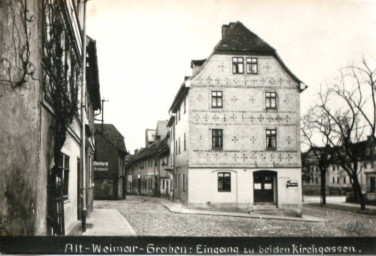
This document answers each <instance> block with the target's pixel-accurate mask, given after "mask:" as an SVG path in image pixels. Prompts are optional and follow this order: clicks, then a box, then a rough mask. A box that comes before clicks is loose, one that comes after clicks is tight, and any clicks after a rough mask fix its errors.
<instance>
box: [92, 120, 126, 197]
mask: <svg viewBox="0 0 376 256" xmlns="http://www.w3.org/2000/svg"><path fill="white" fill-rule="evenodd" d="M95 141H96V147H95V162H94V183H95V186H94V199H122V198H125V197H126V191H127V190H126V173H125V169H124V159H125V156H126V155H127V149H126V147H125V143H124V137H123V135H122V134H121V133H120V132H119V131H118V130H117V129H116V127H115V126H114V125H113V124H95Z"/></svg>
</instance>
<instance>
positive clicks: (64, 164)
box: [58, 154, 79, 199]
mask: <svg viewBox="0 0 376 256" xmlns="http://www.w3.org/2000/svg"><path fill="white" fill-rule="evenodd" d="M58 166H59V168H61V169H62V177H61V181H60V184H61V185H62V186H63V196H64V199H68V188H69V156H67V155H65V154H60V159H59V165H58ZM78 171H79V170H78Z"/></svg>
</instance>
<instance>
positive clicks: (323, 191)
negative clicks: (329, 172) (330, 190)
mask: <svg viewBox="0 0 376 256" xmlns="http://www.w3.org/2000/svg"><path fill="white" fill-rule="evenodd" d="M325 173H326V172H325V171H321V206H324V205H326V191H325V186H326V177H325Z"/></svg>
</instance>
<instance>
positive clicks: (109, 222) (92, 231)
mask: <svg viewBox="0 0 376 256" xmlns="http://www.w3.org/2000/svg"><path fill="white" fill-rule="evenodd" d="M86 223H87V227H86V231H85V232H83V233H82V235H83V236H135V235H136V232H135V231H134V230H133V228H132V226H131V225H130V224H129V223H128V221H127V220H126V219H125V218H124V216H123V215H121V214H120V212H119V211H118V210H116V209H94V210H93V212H92V213H91V214H90V218H88V219H87V220H86Z"/></svg>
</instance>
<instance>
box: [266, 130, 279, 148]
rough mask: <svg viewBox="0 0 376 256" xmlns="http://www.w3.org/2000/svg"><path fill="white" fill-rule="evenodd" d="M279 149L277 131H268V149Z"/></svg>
mask: <svg viewBox="0 0 376 256" xmlns="http://www.w3.org/2000/svg"><path fill="white" fill-rule="evenodd" d="M276 148H277V130H276V129H266V149H276Z"/></svg>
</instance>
